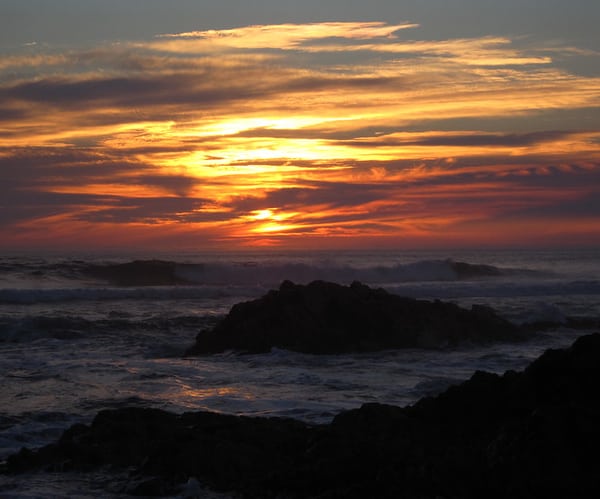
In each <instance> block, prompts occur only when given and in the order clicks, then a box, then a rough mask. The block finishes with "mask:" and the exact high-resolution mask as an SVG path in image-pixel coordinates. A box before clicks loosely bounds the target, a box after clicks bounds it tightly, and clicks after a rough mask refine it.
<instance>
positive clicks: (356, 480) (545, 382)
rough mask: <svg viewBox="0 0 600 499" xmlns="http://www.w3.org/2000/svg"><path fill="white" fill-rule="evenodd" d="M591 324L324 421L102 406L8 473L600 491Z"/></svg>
mask: <svg viewBox="0 0 600 499" xmlns="http://www.w3.org/2000/svg"><path fill="white" fill-rule="evenodd" d="M599 374H600V334H594V335H589V336H584V337H582V338H580V339H578V340H577V341H576V342H575V343H574V344H573V346H572V347H571V348H569V349H566V350H549V351H548V352H546V353H545V354H543V355H542V356H541V357H540V358H539V359H538V360H536V361H535V362H533V363H532V364H531V365H530V366H529V367H528V368H527V369H526V370H525V371H524V372H522V373H516V372H507V373H505V374H504V375H503V376H498V375H494V374H489V373H484V372H477V373H475V374H474V375H473V377H472V378H471V379H470V380H468V381H466V382H464V383H462V384H461V385H458V386H455V387H452V388H450V389H448V390H447V391H446V392H445V393H443V394H441V395H439V396H437V397H435V398H426V399H423V400H421V401H420V402H418V403H417V404H415V405H414V406H412V407H406V408H399V407H393V406H385V405H379V404H367V405H364V406H362V407H361V408H360V409H357V410H352V411H348V412H345V413H342V414H340V415H339V416H337V417H336V418H335V419H334V421H333V422H332V423H331V424H330V425H323V426H307V425H305V424H303V423H301V422H298V421H294V420H290V419H279V418H273V419H266V418H249V417H235V416H227V415H219V414H212V413H206V412H198V413H188V414H183V415H175V414H170V413H167V412H163V411H160V410H154V409H121V410H111V411H103V412H101V413H99V414H98V416H97V417H96V418H95V420H94V422H93V423H92V424H91V426H84V425H75V426H73V427H72V428H70V429H69V430H67V431H66V432H65V433H64V435H63V436H62V438H61V439H60V441H59V442H57V443H56V444H53V445H50V446H47V447H45V448H43V449H41V450H39V451H35V452H32V451H29V450H23V451H21V452H20V453H18V454H16V455H13V456H12V457H10V458H9V460H8V462H7V465H6V470H5V471H7V472H12V473H15V472H23V471H28V470H31V469H36V468H37V469H39V468H42V469H50V470H60V471H67V470H91V469H96V468H98V467H105V466H113V467H116V469H125V468H127V469H131V470H132V475H131V476H132V483H134V484H136V485H135V486H132V487H130V489H129V490H130V492H131V493H135V494H139V495H160V494H174V493H176V492H177V491H178V490H180V487H181V486H182V485H183V484H184V483H185V482H186V481H187V480H188V479H190V477H196V478H198V479H199V480H200V481H201V482H202V483H204V484H206V485H208V486H210V487H212V488H214V489H216V490H220V491H235V492H237V493H239V494H241V495H242V496H243V497H251V498H261V497H264V498H275V497H286V498H308V497H311V498H312V497H319V498H334V497H336V498H337V497H350V498H353V497H356V498H364V497H386V498H388V497H389V498H396V497H404V498H436V497H446V498H451V497H456V498H482V497H485V498H488V499H496V498H498V499H500V498H502V499H504V498H506V499H508V498H511V499H514V498H547V497H561V498H562V497H565V498H566V497H568V498H592V497H600V472H599V471H600V454H599V453H598V448H600V426H599V425H598V421H599V420H600V389H599V387H598V379H600V376H599Z"/></svg>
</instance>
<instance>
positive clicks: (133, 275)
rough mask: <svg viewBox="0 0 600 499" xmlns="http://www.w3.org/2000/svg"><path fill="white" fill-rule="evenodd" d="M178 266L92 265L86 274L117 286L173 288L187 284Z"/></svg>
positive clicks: (142, 263) (148, 263)
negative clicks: (178, 270)
mask: <svg viewBox="0 0 600 499" xmlns="http://www.w3.org/2000/svg"><path fill="white" fill-rule="evenodd" d="M182 266H185V264H180V265H178V264H176V263H175V262H169V261H164V260H135V261H133V262H127V263H115V264H106V265H90V266H88V267H86V268H84V269H83V271H84V273H86V274H88V275H90V276H92V277H94V278H97V279H103V280H106V281H108V282H110V283H111V284H114V285H117V286H172V285H176V284H187V281H186V280H185V279H183V278H182V277H180V276H179V274H178V273H177V269H178V267H182Z"/></svg>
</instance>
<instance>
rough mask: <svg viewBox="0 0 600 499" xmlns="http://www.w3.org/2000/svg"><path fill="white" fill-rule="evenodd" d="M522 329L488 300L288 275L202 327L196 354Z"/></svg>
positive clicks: (367, 347)
mask: <svg viewBox="0 0 600 499" xmlns="http://www.w3.org/2000/svg"><path fill="white" fill-rule="evenodd" d="M520 335H521V332H520V331H519V330H518V329H517V328H516V327H515V326H514V325H512V324H511V323H509V322H508V321H506V320H504V319H502V318H501V317H499V316H498V315H496V313H495V312H494V311H493V310H492V309H490V308H488V307H484V306H478V305H474V306H473V307H472V309H471V310H467V309H464V308H460V307H459V306H458V305H455V304H453V303H444V302H441V301H438V300H436V301H433V302H431V301H425V300H416V299H413V298H405V297H401V296H397V295H394V294H390V293H388V292H386V291H385V290H383V289H371V288H369V287H368V286H366V285H363V284H361V283H358V282H354V283H352V285H350V286H342V285H339V284H334V283H330V282H324V281H314V282H312V283H310V284H308V285H296V284H293V283H292V282H290V281H285V282H283V284H282V285H281V287H280V288H279V290H273V291H270V292H269V293H267V294H266V295H265V296H263V297H262V298H259V299H257V300H253V301H249V302H244V303H239V304H237V305H235V306H233V307H232V309H231V311H230V312H229V314H228V315H227V316H226V317H225V318H224V319H223V320H221V321H220V322H219V323H218V324H217V325H216V326H215V327H214V328H213V329H212V330H207V331H202V332H201V333H200V334H198V336H197V338H196V343H195V345H194V346H193V347H192V348H190V349H189V351H188V354H190V355H198V354H207V353H217V352H222V351H225V350H238V351H244V352H252V353H258V352H268V351H269V350H270V349H271V348H273V347H277V348H284V349H288V350H293V351H298V352H306V353H342V352H364V351H375V350H383V349H395V348H406V347H442V346H447V345H455V344H457V343H459V342H461V341H472V342H485V341H491V340H499V339H504V340H506V339H516V338H518V337H520Z"/></svg>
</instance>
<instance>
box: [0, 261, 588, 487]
mask: <svg viewBox="0 0 600 499" xmlns="http://www.w3.org/2000/svg"><path fill="white" fill-rule="evenodd" d="M136 261H137V262H138V263H136V264H133V263H132V262H136ZM463 263H466V264H468V265H466V266H465V265H462V264H463ZM121 264H131V265H129V270H128V271H126V272H125V271H123V269H126V268H128V266H127V265H126V266H124V267H122V266H120V265H121ZM285 279H289V280H292V281H294V282H296V283H308V282H310V281H312V280H315V279H323V280H329V281H334V282H338V283H340V284H350V283H351V282H352V281H354V280H359V281H361V282H363V283H365V284H368V285H369V286H372V287H382V288H384V289H386V290H388V291H389V292H392V293H396V294H399V295H403V296H412V297H416V298H419V299H442V300H446V301H452V302H455V303H458V304H459V305H461V306H465V307H470V306H471V305H473V304H485V305H489V306H491V307H493V308H494V309H496V310H497V311H498V312H499V313H500V314H501V315H503V316H504V317H506V318H507V319H509V320H511V321H512V322H515V323H526V322H531V321H540V320H549V321H554V322H560V321H563V320H564V319H565V318H566V317H580V318H581V317H588V318H598V317H600V252H599V251H597V250H593V249H586V250H565V251H532V250H528V251H525V250H524V251H507V250H504V251H490V250H486V251H454V252H448V251H444V252H442V251H439V252H435V251H429V252H403V251H354V252H352V251H348V252H335V253H334V252H331V253H330V252H310V253H309V252H296V253H293V252H286V253H284V252H281V253H277V252H273V251H264V252H253V253H251V252H240V253H214V254H211V253H192V252H187V253H171V254H165V253H163V254H157V253H155V254H151V255H148V254H141V253H138V254H128V255H116V254H112V255H109V254H103V255H99V254H81V255H69V256H64V255H52V256H49V255H43V256H41V255H33V254H31V255H24V254H18V255H17V254H13V255H8V254H7V255H4V256H0V383H1V389H0V460H2V459H5V458H6V457H7V456H8V455H10V454H11V453H14V452H16V451H18V450H19V449H20V448H21V447H23V446H25V447H29V448H36V447H39V446H42V445H45V444H47V443H50V442H52V441H54V440H56V439H57V438H58V437H59V436H60V434H61V433H62V431H63V430H64V429H66V428H67V427H69V426H70V425H72V424H73V423H76V422H83V423H89V422H90V421H91V419H92V418H93V417H94V415H95V414H96V413H97V412H98V411H100V410H102V409H106V408H117V407H125V406H143V407H157V408H161V409H166V410H170V411H175V412H184V411H193V410H210V411H216V412H223V413H230V414H245V415H256V416H285V417H293V418H297V419H301V420H303V421H306V422H310V423H327V422H329V421H331V419H332V418H333V417H334V416H335V415H336V414H338V413H339V412H341V411H344V410H348V409H352V408H357V407H360V405H361V404H363V403H365V402H381V403H387V404H395V405H401V406H403V405H407V404H411V403H414V402H415V401H416V400H418V399H419V398H421V397H423V396H426V395H434V394H436V393H439V392H441V391H442V390H444V389H445V388H447V387H448V386H449V385H451V384H453V383H457V382H460V381H462V380H465V379H467V378H468V377H470V375H471V374H472V373H473V372H474V371H475V370H486V371H491V372H497V373H502V372H504V371H505V370H508V369H516V370H519V369H523V368H524V367H525V366H526V365H527V364H528V363H529V362H531V360H533V359H534V358H536V357H537V356H538V355H540V354H541V353H542V352H543V351H544V350H545V349H547V348H556V347H564V346H567V345H569V344H571V343H572V341H574V339H575V338H576V337H577V336H579V335H581V334H586V333H588V332H590V331H586V330H577V331H574V330H571V329H568V328H567V327H560V328H558V329H555V330H552V331H545V332H539V333H536V334H535V335H534V336H533V337H532V338H531V340H528V341H526V342H521V343H496V344H492V345H485V346H481V345H472V344H469V345H460V346H459V347H456V348H446V349H438V350H422V349H408V350H393V351H383V352H376V353H362V354H344V355H307V354H300V353H295V352H289V351H285V350H278V349H274V350H273V351H271V352H270V353H268V354H260V355H239V354H237V353H235V352H225V353H223V354H219V355H211V356H202V357H185V356H184V352H185V350H186V349H187V348H188V347H189V346H191V345H192V343H193V342H194V339H195V336H196V334H198V332H200V331H201V330H203V329H206V328H210V327H212V326H213V325H214V324H215V323H216V322H217V321H218V320H219V318H221V317H222V316H224V315H225V314H226V313H227V311H228V310H229V309H230V308H231V306H232V305H234V304H235V303H237V302H240V301H246V300H251V299H254V298H257V297H260V296H262V295H263V294H264V293H266V292H267V291H268V290H269V289H273V288H277V287H278V286H279V284H280V283H281V282H282V281H283V280H285ZM121 483H122V477H119V476H117V475H110V476H106V475H103V476H102V477H101V478H99V477H98V476H96V475H93V474H92V475H73V474H71V475H64V474H61V475H51V474H42V475H40V474H34V475H24V476H16V477H0V496H2V497H53V496H54V497H61V496H64V497H66V496H71V497H74V496H77V497H98V496H102V497H119V495H120V492H119V487H120V484H121ZM102 484H103V485H102Z"/></svg>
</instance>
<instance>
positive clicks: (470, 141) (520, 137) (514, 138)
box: [337, 131, 576, 147]
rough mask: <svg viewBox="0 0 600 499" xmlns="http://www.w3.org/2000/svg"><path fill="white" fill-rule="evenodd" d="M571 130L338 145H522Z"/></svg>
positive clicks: (386, 139)
mask: <svg viewBox="0 0 600 499" xmlns="http://www.w3.org/2000/svg"><path fill="white" fill-rule="evenodd" d="M575 133H576V132H572V131H543V132H530V133H520V134H519V133H485V134H478V133H469V134H447V133H443V134H439V135H433V136H431V135H428V136H423V137H417V138H413V137H407V138H403V137H394V136H389V137H385V136H383V137H382V138H373V139H367V140H363V139H361V140H341V141H338V142H337V144H338V145H350V146H353V147H390V146H462V147H465V146H466V147H468V146H474V147H476V146H486V147H523V146H531V145H535V144H541V143H544V142H552V141H555V140H560V139H563V138H566V137H568V136H570V135H574V134H575Z"/></svg>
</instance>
